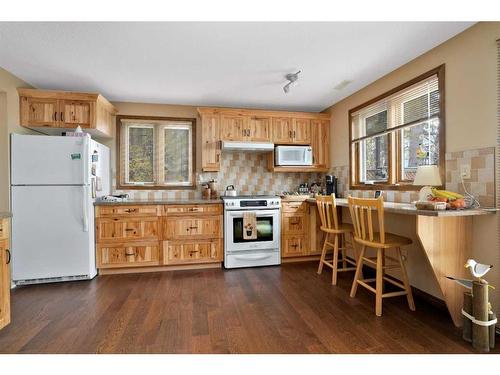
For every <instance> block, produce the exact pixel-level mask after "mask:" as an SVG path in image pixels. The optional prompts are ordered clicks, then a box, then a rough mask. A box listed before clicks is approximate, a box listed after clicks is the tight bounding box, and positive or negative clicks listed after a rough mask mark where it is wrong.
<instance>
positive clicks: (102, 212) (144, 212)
mask: <svg viewBox="0 0 500 375" xmlns="http://www.w3.org/2000/svg"><path fill="white" fill-rule="evenodd" d="M159 215H160V207H159V206H156V205H136V206H132V205H116V206H111V205H110V206H97V207H96V216H97V217H118V216H119V217H142V216H159Z"/></svg>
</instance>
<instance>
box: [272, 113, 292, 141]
mask: <svg viewBox="0 0 500 375" xmlns="http://www.w3.org/2000/svg"><path fill="white" fill-rule="evenodd" d="M292 131H293V125H292V119H291V118H289V117H274V118H273V130H272V132H273V142H274V143H277V144H280V143H285V144H286V143H292V135H293V133H292Z"/></svg>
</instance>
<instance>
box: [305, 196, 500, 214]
mask: <svg viewBox="0 0 500 375" xmlns="http://www.w3.org/2000/svg"><path fill="white" fill-rule="evenodd" d="M305 201H306V202H308V203H316V199H314V198H307V199H305ZM336 201H337V205H338V206H340V207H348V203H347V199H345V198H337V199H336ZM497 211H498V210H497V209H496V208H470V209H464V210H444V211H431V210H417V209H416V208H415V206H414V205H413V204H411V203H395V202H384V212H387V213H395V214H403V215H421V216H478V215H490V214H494V213H496V212H497Z"/></svg>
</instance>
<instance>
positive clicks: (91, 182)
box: [10, 134, 110, 285]
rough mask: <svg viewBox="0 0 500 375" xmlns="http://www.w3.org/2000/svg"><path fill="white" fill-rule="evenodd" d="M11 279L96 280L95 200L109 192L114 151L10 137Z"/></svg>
mask: <svg viewBox="0 0 500 375" xmlns="http://www.w3.org/2000/svg"><path fill="white" fill-rule="evenodd" d="M10 160H11V207H12V214H13V215H12V244H11V245H12V246H11V249H12V280H13V282H14V283H16V284H18V285H20V284H37V283H45V282H57V281H68V280H85V279H92V278H93V277H95V275H96V274H97V271H96V265H95V238H94V235H95V233H94V228H95V226H94V200H95V198H96V197H98V196H101V195H108V194H109V193H110V152H109V148H108V147H106V146H104V145H102V144H100V143H97V142H95V141H94V140H92V139H90V138H89V137H62V136H47V135H20V134H12V135H11V159H10Z"/></svg>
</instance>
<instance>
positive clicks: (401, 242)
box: [354, 232, 413, 249]
mask: <svg viewBox="0 0 500 375" xmlns="http://www.w3.org/2000/svg"><path fill="white" fill-rule="evenodd" d="M354 241H356V242H358V243H360V244H361V245H365V246H368V247H374V248H376V249H379V248H380V249H389V248H392V247H400V246H405V245H411V244H412V243H413V241H412V240H411V238H408V237H404V236H400V235H398V234H394V233H389V232H385V241H384V242H383V243H382V242H381V240H380V232H375V233H373V240H372V241H368V240H363V239H361V238H356V237H354Z"/></svg>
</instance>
